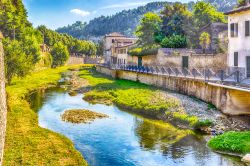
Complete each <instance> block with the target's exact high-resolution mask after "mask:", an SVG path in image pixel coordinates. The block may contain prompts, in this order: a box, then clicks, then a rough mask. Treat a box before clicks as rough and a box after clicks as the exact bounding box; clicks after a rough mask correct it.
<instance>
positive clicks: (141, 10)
mask: <svg viewBox="0 0 250 166" xmlns="http://www.w3.org/2000/svg"><path fill="white" fill-rule="evenodd" d="M205 1H206V2H209V3H211V4H212V5H214V6H216V7H217V8H218V10H219V11H222V12H224V11H228V10H230V9H232V8H233V7H234V6H235V5H236V2H237V0H205ZM166 4H171V2H152V3H149V4H147V5H145V6H141V7H138V8H137V9H132V10H124V11H122V12H119V13H117V14H115V15H112V16H101V17H98V18H95V19H93V20H91V21H90V22H89V23H88V24H87V23H82V22H81V21H77V22H76V23H74V24H72V25H68V26H65V27H62V28H58V29H57V31H58V32H59V33H67V34H70V35H72V36H74V37H76V38H81V39H91V38H94V37H97V38H98V37H102V36H104V35H105V34H108V33H111V32H121V33H123V34H125V35H128V36H133V35H134V31H135V29H136V26H137V25H138V24H139V22H140V18H141V17H142V16H143V15H144V14H145V13H147V12H156V13H158V12H159V11H161V10H162V9H163V8H164V6H165V5H166ZM193 5H194V3H193V2H189V3H188V4H187V6H188V9H189V10H191V9H192V8H193Z"/></svg>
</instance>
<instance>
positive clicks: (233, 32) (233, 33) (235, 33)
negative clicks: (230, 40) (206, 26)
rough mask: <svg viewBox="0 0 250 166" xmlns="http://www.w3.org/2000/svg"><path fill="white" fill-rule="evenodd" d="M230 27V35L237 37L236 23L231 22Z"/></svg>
mask: <svg viewBox="0 0 250 166" xmlns="http://www.w3.org/2000/svg"><path fill="white" fill-rule="evenodd" d="M230 27H231V28H230V29H231V37H238V23H232V24H231V25H230Z"/></svg>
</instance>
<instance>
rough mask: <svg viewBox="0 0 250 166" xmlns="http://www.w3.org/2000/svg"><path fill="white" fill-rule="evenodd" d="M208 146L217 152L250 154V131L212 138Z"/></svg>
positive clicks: (229, 133)
mask: <svg viewBox="0 0 250 166" xmlns="http://www.w3.org/2000/svg"><path fill="white" fill-rule="evenodd" d="M208 146H209V147H210V148H212V149H213V150H216V151H221V152H226V153H235V154H240V155H244V154H247V153H250V131H248V132H228V133H225V134H223V135H220V136H217V137H215V138H212V139H211V140H210V141H209V142H208Z"/></svg>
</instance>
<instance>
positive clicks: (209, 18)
mask: <svg viewBox="0 0 250 166" xmlns="http://www.w3.org/2000/svg"><path fill="white" fill-rule="evenodd" d="M193 14H194V19H195V24H196V26H197V27H199V28H202V27H203V26H205V25H207V24H209V23H213V22H223V23H226V22H227V21H226V19H225V15H224V14H223V13H222V12H218V11H217V9H216V8H215V7H214V6H212V5H211V4H210V3H206V2H204V1H198V2H197V3H196V4H195V5H194V10H193Z"/></svg>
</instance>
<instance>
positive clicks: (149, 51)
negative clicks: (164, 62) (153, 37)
mask: <svg viewBox="0 0 250 166" xmlns="http://www.w3.org/2000/svg"><path fill="white" fill-rule="evenodd" d="M158 49H159V46H157V45H153V46H151V47H137V48H132V49H131V50H129V51H128V54H129V55H132V56H146V55H156V54H157V53H158Z"/></svg>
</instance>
